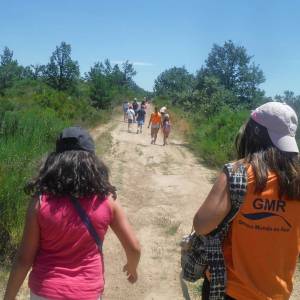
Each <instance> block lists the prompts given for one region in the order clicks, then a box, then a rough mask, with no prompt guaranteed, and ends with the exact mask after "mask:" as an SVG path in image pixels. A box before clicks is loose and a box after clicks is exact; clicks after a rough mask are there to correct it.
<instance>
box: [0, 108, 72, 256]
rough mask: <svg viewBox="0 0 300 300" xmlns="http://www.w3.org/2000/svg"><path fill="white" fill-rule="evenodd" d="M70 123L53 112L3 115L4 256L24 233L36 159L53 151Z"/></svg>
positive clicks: (0, 211) (0, 215) (0, 198)
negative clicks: (28, 190)
mask: <svg viewBox="0 0 300 300" xmlns="http://www.w3.org/2000/svg"><path fill="white" fill-rule="evenodd" d="M69 124H70V123H69V122H66V121H63V120H61V119H60V118H59V117H58V116H57V113H56V112H54V111H53V110H51V109H41V108H40V109H38V108H34V109H32V110H27V111H25V112H24V111H7V112H6V113H4V115H3V117H2V121H1V125H0V162H1V164H0V220H1V221H0V231H1V232H0V237H2V239H7V240H6V241H3V240H0V246H1V248H4V249H2V254H3V252H9V251H11V249H12V248H15V246H16V244H17V242H18V241H19V238H20V235H21V233H22V227H23V222H24V214H25V210H26V207H27V203H28V197H27V196H26V195H25V194H24V192H23V188H24V185H25V183H26V181H28V180H29V179H30V177H31V176H32V174H33V173H34V172H33V170H34V169H35V168H36V166H37V163H36V162H37V159H40V158H41V157H42V155H43V154H44V153H46V152H47V151H48V150H49V149H53V145H54V144H55V139H56V137H57V134H58V133H59V132H60V131H61V130H62V129H63V128H64V127H66V126H68V125H69ZM7 233H8V234H7ZM4 246H5V247H4ZM9 249H10V250H9ZM5 250H9V251H5ZM2 259H3V257H2Z"/></svg>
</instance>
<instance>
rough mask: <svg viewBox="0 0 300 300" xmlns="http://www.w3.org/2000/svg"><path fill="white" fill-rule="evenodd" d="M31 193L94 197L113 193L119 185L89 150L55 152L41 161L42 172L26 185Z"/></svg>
mask: <svg viewBox="0 0 300 300" xmlns="http://www.w3.org/2000/svg"><path fill="white" fill-rule="evenodd" d="M25 192H26V193H27V194H31V195H38V194H42V193H44V194H50V195H53V196H68V195H72V196H76V197H82V196H85V197H86V196H93V195H99V196H100V197H101V198H103V197H106V196H108V195H109V194H113V196H114V198H116V188H115V187H114V186H113V185H111V184H110V182H109V169H108V168H107V166H106V165H105V164H104V163H103V162H102V161H101V160H100V159H98V157H97V156H96V155H95V154H94V153H91V152H88V151H80V150H76V151H75V150H72V151H65V152H62V153H56V152H52V153H50V154H49V155H48V157H47V158H46V159H45V160H44V161H43V162H42V165H41V168H40V171H39V174H38V176H37V177H36V178H33V179H32V180H31V181H30V182H28V183H27V184H26V186H25Z"/></svg>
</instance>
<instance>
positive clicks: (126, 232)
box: [110, 200, 141, 283]
mask: <svg viewBox="0 0 300 300" xmlns="http://www.w3.org/2000/svg"><path fill="white" fill-rule="evenodd" d="M110 204H111V207H112V211H113V222H112V224H111V225H110V226H111V228H112V230H113V231H114V233H115V234H116V236H117V237H118V239H119V240H120V242H121V244H122V246H123V248H124V250H125V253H126V257H127V264H126V265H125V266H124V269H123V271H125V272H126V273H127V276H128V281H129V282H131V283H134V282H136V281H137V271H136V269H137V266H138V263H139V260H140V255H141V248H140V243H139V241H138V239H137V237H136V235H135V233H134V231H133V229H132V227H131V226H130V224H129V222H128V219H127V217H126V214H125V212H124V210H123V208H122V207H121V205H120V204H119V203H118V202H117V201H113V200H110Z"/></svg>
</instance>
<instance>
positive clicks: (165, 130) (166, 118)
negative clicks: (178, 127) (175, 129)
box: [162, 114, 171, 146]
mask: <svg viewBox="0 0 300 300" xmlns="http://www.w3.org/2000/svg"><path fill="white" fill-rule="evenodd" d="M162 131H163V135H164V144H163V145H164V146H165V145H167V144H168V137H169V134H170V131H171V123H170V118H169V115H168V114H165V116H164V119H163V121H162Z"/></svg>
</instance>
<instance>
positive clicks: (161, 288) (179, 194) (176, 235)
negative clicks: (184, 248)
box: [96, 114, 215, 300]
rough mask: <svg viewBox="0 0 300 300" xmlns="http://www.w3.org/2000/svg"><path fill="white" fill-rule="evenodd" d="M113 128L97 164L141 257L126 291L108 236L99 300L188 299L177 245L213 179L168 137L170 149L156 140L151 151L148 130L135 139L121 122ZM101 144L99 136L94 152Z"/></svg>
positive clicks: (118, 252) (116, 249)
mask: <svg viewBox="0 0 300 300" xmlns="http://www.w3.org/2000/svg"><path fill="white" fill-rule="evenodd" d="M148 115H149V114H148ZM114 122H115V123H116V125H115V126H114V129H113V130H112V131H111V136H112V140H111V150H110V151H109V152H108V153H106V154H105V155H104V157H103V158H104V160H105V161H106V162H107V164H108V165H109V167H110V169H111V174H112V182H113V184H115V185H116V186H117V188H118V194H119V200H120V202H121V203H122V205H123V206H124V207H125V209H126V211H127V214H128V216H129V219H130V222H131V223H132V224H133V226H134V228H135V230H136V232H137V235H138V237H139V239H140V241H141V245H142V252H143V253H142V259H141V264H140V268H139V276H140V277H139V281H138V283H137V284H136V285H134V286H132V285H130V284H128V283H127V282H126V280H125V278H124V274H122V272H121V269H122V266H123V264H124V262H125V257H124V254H123V251H122V249H121V246H120V245H119V242H118V241H117V240H116V238H115V237H114V235H113V234H112V233H111V232H109V234H108V235H107V238H106V241H105V244H104V254H105V265H106V271H105V273H106V290H105V294H104V299H109V300H117V299H122V300H124V299H128V300H135V299H139V300H140V299H147V300H148V299H149V300H152V299H153V300H155V299H160V300H163V299H166V300H171V299H172V300H173V299H174V300H177V299H178V300H179V299H189V298H188V296H186V297H185V298H184V296H183V293H182V289H181V281H180V265H179V261H180V249H179V246H178V242H179V241H180V239H181V236H182V235H183V234H186V233H187V232H189V231H190V229H191V224H192V217H193V215H194V213H195V211H196V209H197V208H198V207H199V205H200V204H201V202H202V200H203V199H204V197H205V195H206V194H207V192H208V191H209V189H210V187H211V179H212V177H214V175H215V174H214V173H213V172H212V171H210V170H208V169H206V168H205V167H203V166H201V165H200V164H198V163H197V161H196V159H195V158H194V157H193V156H192V155H191V154H190V152H189V151H188V150H187V149H186V147H185V146H184V145H183V144H182V141H180V140H179V139H174V137H171V140H170V145H168V146H165V147H164V146H162V137H161V136H159V138H158V141H157V145H151V144H150V130H149V129H147V128H144V132H143V133H142V134H136V133H135V132H136V131H135V130H136V125H135V124H134V127H133V130H132V131H133V132H132V133H128V132H127V124H126V123H124V122H122V121H121V119H120V120H115V121H114ZM96 132H97V131H96ZM101 140H102V139H101V135H100V137H99V139H98V141H97V145H98V146H100V147H101V146H102V144H103V143H102V142H101ZM190 293H193V288H190ZM191 297H192V296H191ZM192 298H193V297H192Z"/></svg>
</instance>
